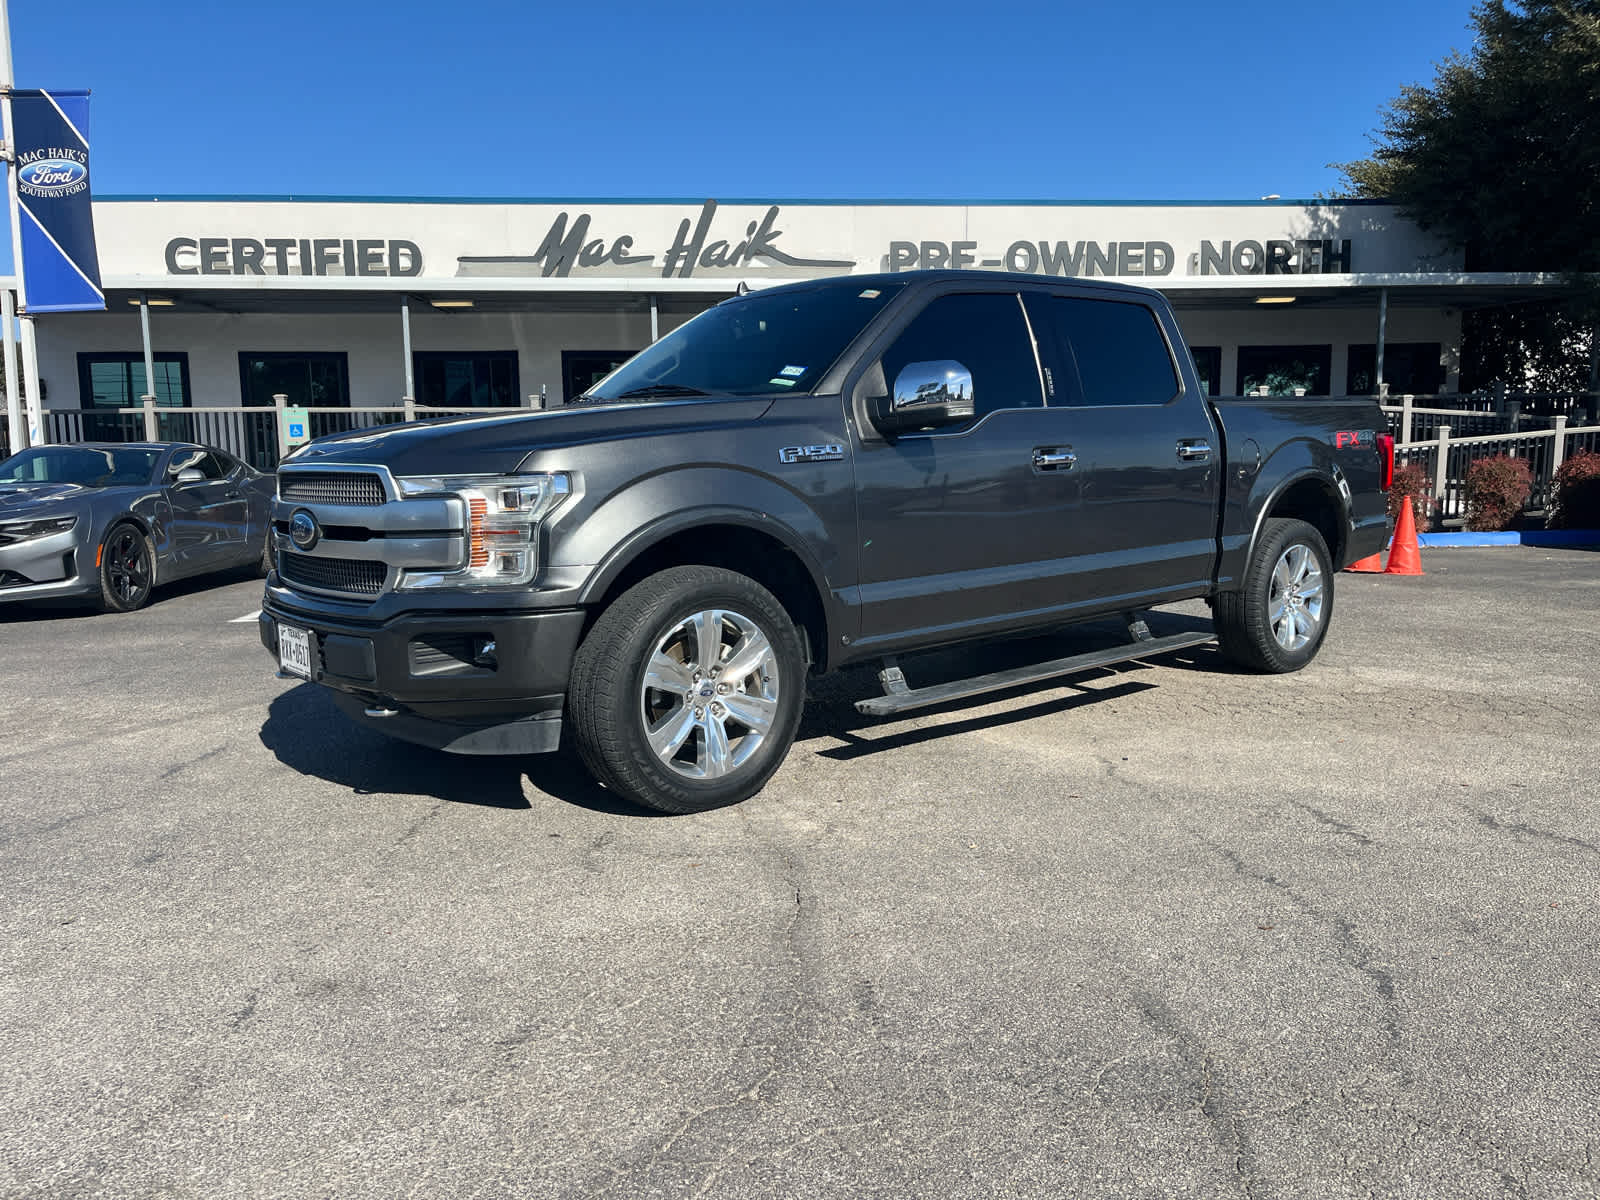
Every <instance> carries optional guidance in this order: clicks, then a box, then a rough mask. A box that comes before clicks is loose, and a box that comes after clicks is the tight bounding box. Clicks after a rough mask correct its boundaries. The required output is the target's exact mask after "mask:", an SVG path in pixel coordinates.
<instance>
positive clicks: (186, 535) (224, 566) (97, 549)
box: [0, 442, 274, 612]
mask: <svg viewBox="0 0 1600 1200" xmlns="http://www.w3.org/2000/svg"><path fill="white" fill-rule="evenodd" d="M273 490H274V479H273V476H271V475H264V474H262V473H261V472H260V471H257V470H256V469H255V468H254V467H251V466H249V465H247V464H245V463H242V462H240V461H239V460H238V459H236V458H234V457H233V456H232V455H229V454H227V453H225V452H223V451H221V450H217V449H214V448H212V447H210V446H196V445H192V444H189V443H186V442H128V443H101V442H84V443H74V444H71V445H62V446H35V447H34V448H33V449H31V450H24V451H22V452H21V453H20V454H14V455H12V456H11V457H10V458H8V459H6V460H5V461H4V462H0V603H3V602H5V601H7V600H55V599H65V598H69V597H83V598H88V599H90V600H93V601H95V602H96V603H98V604H99V605H100V606H101V607H102V608H104V609H106V610H107V611H108V612H131V611H132V610H133V609H136V608H139V607H141V606H143V605H144V604H145V603H146V602H147V601H148V600H149V599H150V592H151V589H152V588H154V587H155V586H156V585H157V584H160V583H170V582H172V581H173V580H175V579H183V578H186V577H187V576H190V575H199V574H202V573H203V572H206V571H223V570H228V569H230V568H235V567H241V566H245V565H247V564H250V563H259V564H261V565H262V566H263V567H265V566H266V565H268V563H269V562H270V558H271V547H270V541H269V539H268V537H267V532H268V528H269V522H270V520H271V507H272V495H273Z"/></svg>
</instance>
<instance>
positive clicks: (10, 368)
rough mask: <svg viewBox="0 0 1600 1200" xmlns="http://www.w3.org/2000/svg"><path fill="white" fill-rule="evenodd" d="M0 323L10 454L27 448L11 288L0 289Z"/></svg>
mask: <svg viewBox="0 0 1600 1200" xmlns="http://www.w3.org/2000/svg"><path fill="white" fill-rule="evenodd" d="M0 323H3V324H4V325H5V364H6V421H7V429H8V431H9V432H10V434H11V441H10V443H9V444H10V447H11V453H13V454H15V453H16V452H17V451H19V450H23V449H26V448H27V445H28V443H27V440H26V438H27V428H28V426H27V423H26V422H25V421H24V420H23V419H22V377H21V376H20V375H18V374H17V307H16V298H15V297H14V296H12V294H11V288H10V287H9V286H8V287H4V288H0Z"/></svg>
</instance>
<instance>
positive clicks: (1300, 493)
mask: <svg viewBox="0 0 1600 1200" xmlns="http://www.w3.org/2000/svg"><path fill="white" fill-rule="evenodd" d="M1343 515H1344V514H1343V510H1342V509H1341V508H1340V506H1339V501H1338V499H1337V498H1336V497H1335V495H1334V493H1333V489H1332V488H1330V487H1329V486H1328V485H1327V484H1326V483H1323V482H1322V481H1321V480H1320V479H1302V480H1301V481H1300V482H1299V483H1296V484H1294V485H1293V486H1291V487H1290V488H1288V490H1286V491H1285V492H1284V493H1283V495H1281V496H1279V497H1278V499H1277V500H1276V502H1274V504H1273V505H1272V511H1270V512H1269V513H1267V516H1268V517H1269V518H1270V517H1289V518H1293V519H1295V520H1300V521H1304V522H1305V523H1306V524H1307V525H1310V526H1312V527H1313V528H1314V529H1316V531H1317V532H1318V533H1320V534H1322V540H1323V541H1324V542H1325V543H1327V546H1328V553H1329V554H1330V555H1332V556H1333V567H1334V570H1338V569H1339V568H1340V567H1341V566H1343V565H1344V543H1345V528H1344V520H1343Z"/></svg>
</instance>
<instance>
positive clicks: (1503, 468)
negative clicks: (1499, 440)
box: [1466, 454, 1533, 532]
mask: <svg viewBox="0 0 1600 1200" xmlns="http://www.w3.org/2000/svg"><path fill="white" fill-rule="evenodd" d="M1532 491H1533V471H1532V470H1530V469H1529V467H1528V460H1527V459H1525V458H1512V457H1511V456H1510V455H1509V454H1496V455H1494V456H1493V457H1492V458H1480V459H1479V460H1478V461H1477V462H1475V463H1473V464H1472V465H1471V466H1470V467H1468V468H1467V486H1466V499H1467V528H1468V529H1472V530H1476V531H1479V532H1482V531H1487V530H1493V529H1504V528H1505V527H1506V526H1507V525H1509V524H1511V522H1512V521H1514V520H1516V519H1517V518H1518V517H1519V516H1521V515H1522V508H1523V506H1524V505H1525V504H1527V502H1528V496H1529V494H1530V493H1531V492H1532Z"/></svg>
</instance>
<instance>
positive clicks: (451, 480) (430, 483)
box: [395, 471, 572, 591]
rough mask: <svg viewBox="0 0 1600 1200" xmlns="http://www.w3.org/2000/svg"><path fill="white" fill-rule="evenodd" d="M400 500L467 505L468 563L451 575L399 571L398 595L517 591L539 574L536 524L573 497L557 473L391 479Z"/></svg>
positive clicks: (566, 479)
mask: <svg viewBox="0 0 1600 1200" xmlns="http://www.w3.org/2000/svg"><path fill="white" fill-rule="evenodd" d="M395 483H396V485H398V487H399V489H400V496H401V498H402V499H406V498H410V497H414V496H457V497H459V498H460V499H461V500H462V501H463V502H464V503H465V504H466V507H467V531H466V532H467V562H466V565H465V566H464V567H462V568H460V569H459V570H454V571H416V570H409V571H402V572H400V582H399V584H398V586H399V587H400V589H401V590H402V591H416V590H419V589H423V588H448V587H518V586H523V585H526V584H529V583H532V582H533V578H534V576H535V575H537V574H538V572H539V523H540V522H541V521H543V520H544V518H545V517H547V516H548V515H549V514H550V513H552V512H553V511H555V509H556V508H557V507H558V506H559V505H560V504H561V502H562V501H564V500H565V499H566V498H567V497H568V496H569V495H571V493H572V481H571V479H570V477H569V476H567V475H565V474H563V473H561V472H558V471H557V472H547V473H545V474H540V475H443V476H433V477H412V478H409V479H396V480H395Z"/></svg>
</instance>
